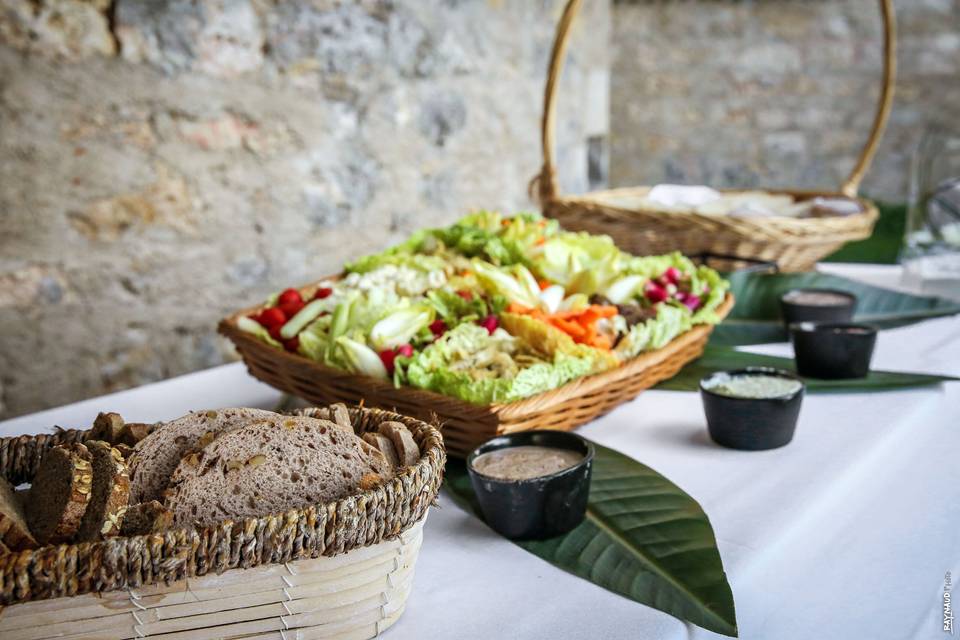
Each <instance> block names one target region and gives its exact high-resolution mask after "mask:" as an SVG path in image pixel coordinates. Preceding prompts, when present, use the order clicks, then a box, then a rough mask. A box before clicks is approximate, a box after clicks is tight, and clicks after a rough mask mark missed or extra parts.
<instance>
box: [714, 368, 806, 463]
mask: <svg viewBox="0 0 960 640" xmlns="http://www.w3.org/2000/svg"><path fill="white" fill-rule="evenodd" d="M761 378H762V379H761ZM740 381H743V383H741V382H740ZM803 391H804V384H803V382H802V381H801V380H800V379H799V378H797V377H796V376H794V375H793V374H791V373H789V372H787V371H781V370H780V369H771V368H768V367H748V368H746V369H738V370H736V371H718V372H717V373H713V374H711V375H709V376H707V377H705V378H703V379H702V380H701V381H700V397H701V399H702V400H703V411H704V413H705V414H706V416H707V429H708V431H709V432H710V437H711V438H712V439H713V441H714V442H716V443H717V444H719V445H723V446H724V447H730V448H732V449H746V450H749V451H759V450H763V449H775V448H777V447H782V446H783V445H785V444H787V443H788V442H790V440H792V439H793V432H794V430H795V429H796V427H797V417H798V416H799V415H800V404H801V402H802V401H803Z"/></svg>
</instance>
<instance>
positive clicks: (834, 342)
mask: <svg viewBox="0 0 960 640" xmlns="http://www.w3.org/2000/svg"><path fill="white" fill-rule="evenodd" d="M790 341H791V342H792V343H793V358H794V360H795V361H796V363H797V373H799V374H800V375H802V376H807V377H810V378H822V379H833V380H838V379H842V378H865V377H866V376H867V374H868V373H869V372H870V360H871V358H873V347H874V346H875V345H876V344H877V330H876V328H875V327H871V326H869V325H865V324H845V323H843V324H841V323H832V322H831V323H819V322H796V323H794V324H791V325H790Z"/></svg>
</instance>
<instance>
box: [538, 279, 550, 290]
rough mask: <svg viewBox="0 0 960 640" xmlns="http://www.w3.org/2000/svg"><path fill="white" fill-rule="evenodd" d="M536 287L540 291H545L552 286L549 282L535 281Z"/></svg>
mask: <svg viewBox="0 0 960 640" xmlns="http://www.w3.org/2000/svg"><path fill="white" fill-rule="evenodd" d="M537 286H538V287H540V291H543V290H544V289H546V288H547V287H550V286H552V285H551V284H550V281H549V280H538V281H537Z"/></svg>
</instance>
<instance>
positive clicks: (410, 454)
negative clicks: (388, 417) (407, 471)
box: [378, 421, 420, 467]
mask: <svg viewBox="0 0 960 640" xmlns="http://www.w3.org/2000/svg"><path fill="white" fill-rule="evenodd" d="M378 430H379V431H380V433H382V434H383V435H385V436H387V437H388V438H390V442H392V443H393V448H394V449H396V450H397V458H399V459H400V465H401V466H404V467H408V466H410V465H412V464H417V460H419V459H420V447H418V446H417V441H416V440H414V439H413V434H412V433H410V429H407V427H406V425H404V424H403V423H401V422H392V421H390V422H382V423H380V426H379V427H378Z"/></svg>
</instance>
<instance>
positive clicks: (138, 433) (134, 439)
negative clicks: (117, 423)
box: [114, 422, 157, 447]
mask: <svg viewBox="0 0 960 640" xmlns="http://www.w3.org/2000/svg"><path fill="white" fill-rule="evenodd" d="M156 426H157V425H155V424H147V423H145V422H128V423H127V424H125V425H123V431H121V432H120V442H116V443H114V444H121V443H122V444H125V445H127V446H130V447H135V446H136V445H137V443H138V442H140V441H141V440H143V439H144V438H146V437H147V436H148V435H150V434H151V433H153V430H154V429H155V428H156Z"/></svg>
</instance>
